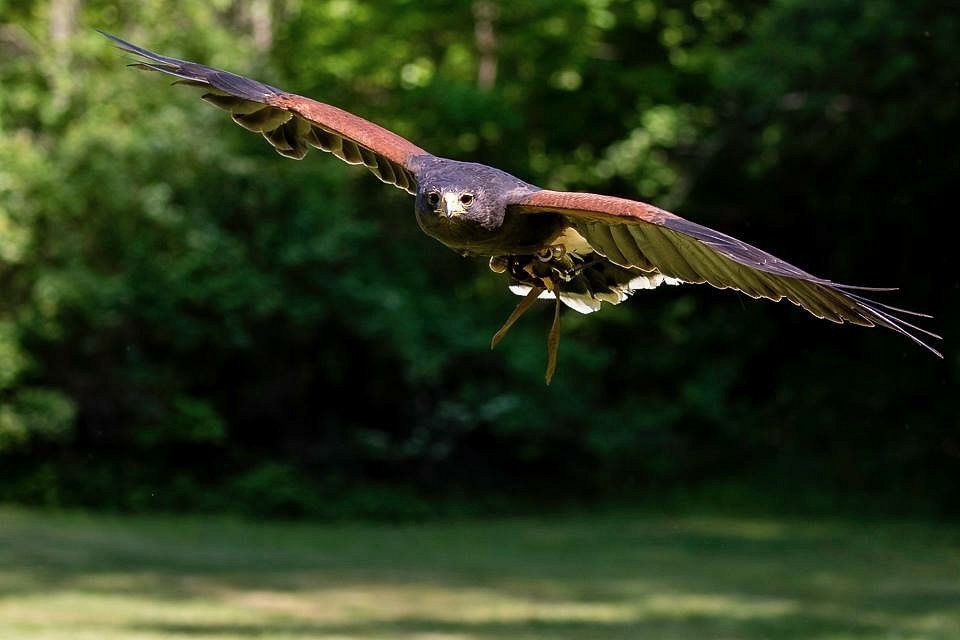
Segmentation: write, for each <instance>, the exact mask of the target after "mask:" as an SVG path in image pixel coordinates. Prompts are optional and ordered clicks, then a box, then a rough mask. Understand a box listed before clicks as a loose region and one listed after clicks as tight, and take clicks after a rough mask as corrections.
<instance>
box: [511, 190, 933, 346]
mask: <svg viewBox="0 0 960 640" xmlns="http://www.w3.org/2000/svg"><path fill="white" fill-rule="evenodd" d="M510 209H511V211H512V212H515V213H528V214H536V213H539V212H548V211H549V212H556V213H560V214H562V215H564V216H566V218H567V219H568V220H569V222H570V225H571V226H572V227H574V228H575V229H576V230H577V231H578V232H579V233H580V234H581V235H582V236H583V237H584V238H586V240H587V242H589V243H590V245H591V246H592V247H593V249H594V250H595V251H596V252H597V253H599V254H600V255H602V256H604V257H606V258H607V259H608V260H610V261H611V262H613V263H614V264H617V265H619V266H621V267H628V268H633V269H638V270H641V271H646V272H649V271H652V270H656V271H658V272H660V273H662V274H663V275H665V276H670V277H672V278H677V279H679V280H682V281H684V282H689V283H693V284H701V283H708V284H711V285H713V286H714V287H717V288H720V289H736V290H739V291H741V292H743V293H745V294H747V295H749V296H751V297H753V298H767V299H769V300H774V301H779V300H782V299H787V300H790V301H791V302H793V303H794V304H796V305H798V306H800V307H802V308H804V309H806V310H807V311H809V312H810V313H812V314H813V315H815V316H817V317H818V318H823V319H826V320H831V321H833V322H849V323H852V324H858V325H861V326H868V327H872V326H881V327H886V328H888V329H891V330H893V331H896V332H897V333H900V334H902V335H904V336H906V337H907V338H909V339H910V340H912V341H913V342H915V343H917V344H918V345H920V346H922V347H924V348H926V349H928V350H929V351H931V352H933V353H934V354H936V355H937V356H939V357H943V356H942V355H941V354H940V352H939V351H937V350H936V349H934V348H933V347H931V346H930V345H929V344H927V343H926V342H924V341H923V340H921V339H920V337H919V335H920V334H923V335H927V336H930V337H932V338H936V339H939V338H940V336H938V335H936V334H934V333H931V332H930V331H927V330H926V329H923V328H920V327H917V326H916V325H914V324H911V323H910V322H908V321H907V320H905V319H904V318H903V317H901V316H902V315H909V316H921V317H929V316H926V315H924V314H919V313H915V312H912V311H906V310H904V309H898V308H896V307H891V306H889V305H886V304H883V303H881V302H877V301H875V300H871V299H869V298H866V297H864V296H863V295H861V294H860V293H857V291H858V290H860V291H862V290H868V291H886V290H888V289H873V288H870V287H854V286H850V285H844V284H838V283H835V282H832V281H830V280H825V279H823V278H818V277H816V276H813V275H811V274H809V273H807V272H806V271H803V270H802V269H799V268H797V267H795V266H793V265H792V264H790V263H788V262H785V261H783V260H781V259H780V258H777V257H776V256H773V255H771V254H769V253H767V252H766V251H762V250H760V249H758V248H756V247H754V246H752V245H749V244H747V243H746V242H742V241H740V240H737V239H736V238H733V237H731V236H728V235H726V234H724V233H720V232H719V231H714V230H713V229H710V228H708V227H704V226H702V225H699V224H696V223H695V222H690V221H689V220H686V219H684V218H681V217H680V216H677V215H675V214H672V213H670V212H668V211H664V210H663V209H659V208H657V207H654V206H652V205H649V204H646V203H644V202H637V201H634V200H626V199H624V198H615V197H612V196H604V195H598V194H593V193H565V192H559V191H548V190H543V191H537V192H535V193H532V194H529V195H526V196H524V197H522V198H521V199H520V200H519V201H518V202H516V203H514V204H512V205H510Z"/></svg>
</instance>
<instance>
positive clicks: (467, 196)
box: [460, 193, 473, 207]
mask: <svg viewBox="0 0 960 640" xmlns="http://www.w3.org/2000/svg"><path fill="white" fill-rule="evenodd" d="M460 204H462V205H463V206H465V207H469V206H470V205H472V204H473V194H472V193H464V194H463V195H461V196H460Z"/></svg>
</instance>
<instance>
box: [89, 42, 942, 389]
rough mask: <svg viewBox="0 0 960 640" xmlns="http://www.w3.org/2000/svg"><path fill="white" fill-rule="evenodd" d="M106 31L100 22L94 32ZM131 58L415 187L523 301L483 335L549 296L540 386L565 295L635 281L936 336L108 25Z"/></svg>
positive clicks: (277, 133) (623, 207)
mask: <svg viewBox="0 0 960 640" xmlns="http://www.w3.org/2000/svg"><path fill="white" fill-rule="evenodd" d="M101 33H102V32H101ZM103 35H105V36H106V37H108V38H110V39H111V40H112V41H113V42H114V43H115V44H116V45H117V46H118V47H119V48H120V49H122V50H124V51H126V52H129V53H132V54H135V55H136V56H139V58H138V59H139V60H140V61H139V62H136V63H134V64H132V65H131V66H134V67H139V68H141V69H149V70H153V71H160V72H162V73H166V74H169V75H171V76H175V77H177V78H178V81H177V83H183V84H188V85H194V86H198V87H202V88H203V89H204V90H205V91H206V93H204V94H203V96H202V97H203V99H204V100H206V101H207V102H209V103H211V104H213V105H214V106H216V107H219V108H220V109H223V110H225V111H227V112H229V113H230V114H231V116H232V118H233V120H234V122H236V123H237V124H239V125H240V126H242V127H244V128H246V129H249V130H250V131H254V132H256V133H260V134H262V135H263V137H264V138H266V139H267V141H268V142H269V143H270V144H271V145H273V146H274V148H275V149H276V150H277V152H279V153H280V154H281V155H283V156H286V157H288V158H295V159H298V160H299V159H301V158H303V157H304V156H305V155H306V154H307V149H308V147H315V148H318V149H321V150H323V151H327V152H330V153H332V154H333V155H335V156H336V157H338V158H340V159H341V160H343V161H344V162H347V163H350V164H355V165H362V166H364V167H365V168H367V169H368V170H370V171H371V172H372V173H373V174H374V175H375V176H376V177H377V178H379V179H380V180H382V181H383V182H385V183H387V184H391V185H394V186H395V187H398V188H400V189H402V190H404V191H406V192H407V193H409V194H410V195H412V196H414V198H415V204H414V214H415V216H416V219H417V223H418V224H419V225H420V228H421V229H422V230H423V231H424V232H425V233H426V234H427V235H429V236H432V237H433V238H435V239H437V240H439V241H440V242H441V243H443V244H444V245H446V246H447V247H449V248H451V249H453V250H454V251H456V252H457V253H460V254H461V255H463V256H478V257H486V258H489V265H490V269H491V270H492V271H494V272H495V273H498V274H505V275H506V277H507V279H508V281H509V285H508V286H509V288H510V290H511V291H513V292H514V293H516V294H518V295H521V296H523V299H522V300H521V302H520V303H519V304H518V305H517V307H516V309H515V310H514V311H513V313H511V314H510V316H509V317H508V318H507V320H506V321H505V322H504V324H503V326H502V327H501V328H500V330H499V331H497V332H496V333H495V334H494V336H493V339H492V341H491V347H493V346H496V344H497V343H498V342H499V341H500V339H501V338H503V336H504V335H505V334H506V332H507V331H508V330H509V329H510V327H511V326H513V324H514V322H516V320H517V319H518V318H519V317H520V316H521V315H522V314H523V313H524V312H525V311H526V310H527V309H529V308H530V306H531V305H532V304H533V302H534V301H535V300H536V299H538V298H550V299H554V300H555V301H556V303H555V310H554V316H553V324H552V327H551V329H550V332H549V335H548V338H547V354H548V355H547V369H546V381H547V384H549V383H550V380H551V378H552V376H553V373H554V370H555V368H556V362H557V348H558V345H559V339H560V331H559V327H560V325H559V319H560V304H561V303H564V304H566V305H567V306H568V307H570V308H572V309H574V310H576V311H579V312H580V313H590V312H593V311H596V310H598V309H599V308H600V306H601V303H603V302H608V303H610V304H618V303H620V302H623V301H624V300H626V299H627V298H628V297H629V296H630V295H631V294H632V293H634V292H635V291H638V290H640V289H653V288H655V287H658V286H660V285H662V284H678V283H692V284H701V283H708V284H711V285H713V286H714V287H718V288H720V289H736V290H738V291H740V292H742V293H745V294H746V295H748V296H750V297H752V298H767V299H769V300H774V301H779V300H782V299H787V300H789V301H790V302H792V303H794V304H796V305H798V306H800V307H803V308H804V309H806V310H807V311H809V312H810V313H812V314H813V315H815V316H816V317H818V318H823V319H826V320H830V321H833V322H837V323H843V322H849V323H852V324H857V325H861V326H866V327H872V326H880V327H886V328H887V329H891V330H893V331H896V332H897V333H899V334H901V335H903V336H906V337H907V338H909V339H910V340H912V341H913V342H915V343H916V344H918V345H920V346H922V347H924V348H926V349H928V350H929V351H931V352H932V353H934V354H935V355H937V356H939V357H943V356H942V355H941V354H940V353H939V352H938V351H937V350H936V349H934V348H933V347H932V346H930V345H929V344H927V343H926V342H924V340H923V339H921V337H920V336H921V334H923V335H926V336H929V337H931V338H936V339H939V338H940V336H937V335H936V334H934V333H932V332H930V331H927V330H926V329H922V328H920V327H918V326H916V325H914V324H911V323H910V322H909V321H907V320H905V319H904V317H903V316H904V315H912V316H921V317H930V316H926V315H924V314H919V313H915V312H912V311H907V310H904V309H899V308H896V307H892V306H889V305H887V304H883V303H881V302H876V301H874V300H871V299H869V298H867V297H865V296H864V295H863V292H864V291H888V290H890V289H878V288H871V287H856V286H850V285H845V284H838V283H836V282H833V281H831V280H826V279H824V278H819V277H817V276H814V275H811V274H809V273H807V272H806V271H803V270H802V269H799V268H797V267H795V266H793V265H792V264H789V263H787V262H784V261H783V260H781V259H779V258H776V257H774V256H772V255H770V254H769V253H766V252H765V251H762V250H760V249H757V248H756V247H753V246H751V245H749V244H747V243H745V242H742V241H740V240H737V239H736V238H733V237H731V236H728V235H726V234H724V233H720V232H719V231H714V230H713V229H710V228H707V227H705V226H702V225H699V224H697V223H695V222H691V221H689V220H686V219H684V218H681V217H680V216H677V215H674V214H672V213H670V212H668V211H664V210H663V209H659V208H657V207H655V206H652V205H649V204H646V203H643V202H637V201H633V200H626V199H623V198H617V197H613V196H606V195H599V194H594V193H572V192H561V191H550V190H548V189H541V188H539V187H536V186H534V185H532V184H530V183H528V182H525V181H523V180H521V179H519V178H516V177H514V176H512V175H510V174H508V173H506V172H504V171H501V170H499V169H497V168H495V167H490V166H487V165H483V164H476V163H472V162H461V161H458V160H451V159H448V158H441V157H438V156H434V155H432V154H430V153H428V152H427V151H425V150H423V149H421V148H420V147H418V146H417V145H416V144H414V143H412V142H410V141H409V140H406V139H405V138H403V137H401V136H399V135H397V134H396V133H393V132H392V131H388V130H387V129H384V128H383V127H380V126H378V125H376V124H374V123H372V122H369V121H367V120H364V119H363V118H361V117H359V116H356V115H354V114H352V113H349V112H347V111H344V110H342V109H339V108H337V107H334V106H331V105H329V104H325V103H323V102H318V101H316V100H312V99H310V98H305V97H303V96H299V95H296V94H293V93H288V92H286V91H283V90H281V89H278V88H276V87H272V86H270V85H267V84H263V83H261V82H257V81H256V80H251V79H249V78H245V77H243V76H239V75H236V74H233V73H230V72H227V71H222V70H220V69H214V68H211V67H207V66H204V65H201V64H197V63H194V62H187V61H185V60H178V59H176V58H170V57H167V56H163V55H160V54H158V53H154V52H153V51H149V50H147V49H143V48H141V47H138V46H136V45H134V44H131V43H129V42H127V41H125V40H122V39H120V38H118V37H116V36H112V35H110V34H107V33H104V34H103Z"/></svg>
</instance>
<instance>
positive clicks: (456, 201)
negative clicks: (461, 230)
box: [440, 193, 467, 218]
mask: <svg viewBox="0 0 960 640" xmlns="http://www.w3.org/2000/svg"><path fill="white" fill-rule="evenodd" d="M466 212H467V211H466V209H464V208H463V205H462V204H461V203H460V197H459V196H458V195H457V194H456V193H445V194H443V205H441V208H440V213H441V214H443V216H444V217H447V218H459V217H461V216H463V215H464V214H465V213H466Z"/></svg>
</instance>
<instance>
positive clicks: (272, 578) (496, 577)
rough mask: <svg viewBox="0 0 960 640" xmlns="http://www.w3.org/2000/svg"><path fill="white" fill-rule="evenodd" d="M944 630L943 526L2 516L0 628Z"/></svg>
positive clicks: (462, 633)
mask: <svg viewBox="0 0 960 640" xmlns="http://www.w3.org/2000/svg"><path fill="white" fill-rule="evenodd" d="M957 629H960V533H958V531H957V530H956V529H953V528H946V527H932V526H924V525H918V524H914V525H907V524H890V523H888V524H883V525H867V524H856V523H852V522H830V521H820V522H802V521H791V520H785V519H748V518H707V517H690V516H678V517H668V516H649V515H641V514H614V515H603V516H596V515H581V516H577V517H574V516H566V517H552V518H513V519H497V520H475V521H459V522H436V523H427V524H421V525H409V524H408V525H383V524H372V523H371V524H337V525H305V524H256V523H248V522H240V521H234V520H223V519H213V520H207V519H202V518H179V517H138V518H119V517H93V516H86V515H80V514H78V515H69V514H68V515H47V514H40V513H31V512H26V511H18V510H2V511H0V638H8V637H9V638H18V639H19V638H25V639H30V640H33V639H49V640H61V639H64V640H66V639H68V638H69V639H81V640H82V639H85V638H96V639H98V640H101V639H102V640H114V639H121V638H122V639H124V640H127V639H144V640H154V639H159V638H163V639H171V638H184V639H194V638H196V639H203V640H211V639H225V640H239V639H245V638H276V639H288V638H357V639H362V638H400V639H410V640H413V639H417V640H422V639H431V640H438V639H460V640H480V639H485V638H529V639H537V638H559V639H561V640H562V639H566V638H569V639H573V638H577V639H580V638H590V639H593V638H597V639H601V640H603V639H607V638H646V637H650V638H663V639H667V640H671V639H676V640H685V639H694V638H696V639H698V640H699V639H701V638H728V639H744V640H753V639H756V640H760V639H767V638H772V639H777V638H784V639H786V638H821V639H824V640H828V639H829V640H840V639H846V638H858V639H859V638H864V639H867V638H876V639H878V640H879V639H881V638H882V639H884V640H890V639H903V640H908V639H910V640H917V639H923V640H926V639H929V640H953V639H955V638H956V637H957Z"/></svg>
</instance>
